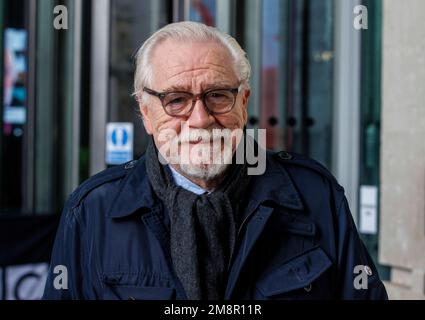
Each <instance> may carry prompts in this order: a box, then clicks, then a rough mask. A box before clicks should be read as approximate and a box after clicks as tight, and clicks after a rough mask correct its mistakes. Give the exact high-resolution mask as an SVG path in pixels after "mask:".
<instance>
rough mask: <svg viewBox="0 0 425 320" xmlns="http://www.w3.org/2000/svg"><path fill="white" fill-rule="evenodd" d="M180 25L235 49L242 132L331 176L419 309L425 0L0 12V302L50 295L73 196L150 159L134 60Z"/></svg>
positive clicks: (157, 2) (424, 183)
mask: <svg viewBox="0 0 425 320" xmlns="http://www.w3.org/2000/svg"><path fill="white" fill-rule="evenodd" d="M359 5H362V6H363V7H358V6H359ZM359 8H360V9H361V10H359ZM360 18H361V19H360ZM183 20H193V21H200V22H203V23H205V24H208V25H211V26H216V27H217V28H219V29H220V30H222V31H225V32H227V33H229V34H231V35H233V36H234V37H235V38H236V39H237V40H238V41H239V43H240V44H241V45H242V47H243V48H244V49H245V50H246V51H247V53H248V56H249V59H250V62H251V64H252V69H253V70H252V71H253V72H252V80H251V86H252V91H253V95H252V97H251V100H250V104H249V124H248V127H249V128H266V129H267V145H268V148H270V149H274V150H281V149H284V150H288V151H295V152H298V153H302V154H305V155H308V156H310V157H312V158H314V159H316V160H318V161H320V162H321V163H322V164H324V165H325V166H326V167H327V168H329V169H330V170H331V172H332V173H333V174H334V175H335V176H336V177H337V179H338V180H339V182H340V183H341V184H342V185H343V186H344V188H345V190H346V195H347V198H348V200H349V203H350V208H351V211H352V214H353V217H354V219H355V221H356V224H357V227H358V229H359V232H360V234H361V237H362V239H363V240H364V242H365V244H366V246H367V248H368V250H369V252H370V253H371V255H372V257H373V259H374V261H375V262H376V264H377V265H378V267H379V271H380V275H381V278H383V279H384V280H385V285H386V287H387V290H388V293H389V296H390V298H393V299H424V298H425V142H424V140H425V85H424V83H425V54H424V51H425V23H424V21H425V1H423V0H405V1H398V0H362V1H361V0H84V1H82V0H68V1H67V0H0V81H1V84H2V85H1V86H0V97H1V98H2V100H1V103H0V127H1V134H0V181H1V183H0V299H38V298H40V296H41V294H42V292H43V288H44V281H45V276H46V271H47V262H48V261H49V255H50V250H51V245H52V242H53V237H54V235H55V231H56V226H57V222H58V219H59V217H60V213H61V210H62V207H63V204H64V201H65V200H66V198H67V196H68V195H69V194H70V193H71V192H72V190H73V189H74V188H75V187H77V186H78V185H79V184H80V183H81V182H82V181H84V180H85V179H87V178H88V177H90V176H92V175H93V174H95V173H97V172H99V171H101V170H103V169H105V168H107V167H108V166H112V165H116V164H118V163H122V162H126V161H129V160H131V159H137V158H139V157H140V156H141V155H142V154H143V152H144V150H145V147H146V143H147V135H146V133H145V131H144V129H143V126H142V122H141V120H140V118H139V117H138V116H137V112H136V110H137V104H136V102H135V101H134V99H133V98H132V97H131V96H130V95H131V93H132V83H133V71H134V61H133V56H134V53H135V52H136V50H137V49H138V47H139V46H140V45H141V44H142V43H143V41H144V40H146V39H147V38H148V37H149V36H150V35H151V34H152V33H153V32H154V31H156V30H158V29H159V28H160V27H162V26H164V25H166V24H168V23H170V22H175V21H183ZM356 21H357V22H356ZM359 26H360V28H359Z"/></svg>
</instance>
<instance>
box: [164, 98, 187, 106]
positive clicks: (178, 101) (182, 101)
mask: <svg viewBox="0 0 425 320" xmlns="http://www.w3.org/2000/svg"><path fill="white" fill-rule="evenodd" d="M186 100H187V99H186V98H185V97H176V98H172V99H170V100H169V101H168V102H167V105H169V106H172V107H174V106H181V105H184V104H185V103H186Z"/></svg>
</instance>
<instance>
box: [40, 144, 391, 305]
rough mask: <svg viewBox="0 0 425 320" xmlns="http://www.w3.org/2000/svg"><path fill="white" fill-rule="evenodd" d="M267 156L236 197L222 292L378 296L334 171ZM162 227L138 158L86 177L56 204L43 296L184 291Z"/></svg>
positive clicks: (282, 155) (175, 294) (379, 286)
mask: <svg viewBox="0 0 425 320" xmlns="http://www.w3.org/2000/svg"><path fill="white" fill-rule="evenodd" d="M266 159H267V165H266V171H265V173H264V174H263V175H259V176H253V177H252V179H251V182H250V187H249V188H248V192H247V194H246V196H245V197H244V199H241V200H240V202H241V204H242V208H243V210H241V212H239V214H238V217H237V225H238V233H237V242H236V248H235V250H234V255H233V257H232V259H231V262H230V264H229V273H228V281H227V287H226V292H225V299H226V300H228V299H271V300H274V299H298V300H299V299H387V293H386V290H385V287H384V285H383V283H382V282H381V280H380V278H379V276H378V272H377V270H376V268H375V266H374V264H373V261H372V259H371V257H370V256H369V254H368V252H367V250H366V248H365V246H364V244H363V243H362V241H361V239H360V238H359V235H358V232H357V230H356V227H355V224H354V222H353V219H352V216H351V213H350V210H349V207H348V203H347V200H346V197H345V195H344V189H343V188H342V187H341V186H340V185H339V184H338V183H337V181H336V180H335V178H334V177H333V176H332V175H331V174H330V173H329V172H328V170H326V169H325V168H324V167H323V166H321V165H320V164H319V163H317V162H316V161H314V160H312V159H309V158H307V157H304V156H300V155H297V154H293V153H289V152H285V151H281V152H277V153H275V152H269V151H268V152H267V157H266ZM168 232H169V220H168V213H167V212H166V211H165V208H164V206H163V204H162V203H161V201H160V200H159V199H158V198H157V197H156V196H155V194H154V192H153V190H152V188H151V186H150V182H149V180H148V177H147V174H146V166H145V158H144V157H141V158H140V159H139V160H135V161H131V162H129V163H126V164H123V165H120V166H116V167H113V168H110V169H107V170H105V171H103V172H101V173H99V174H97V175H95V176H93V177H91V178H90V179H88V180H87V181H86V182H84V183H83V184H82V185H81V186H79V187H78V188H77V189H76V190H75V191H74V192H73V193H72V194H71V196H70V197H69V199H68V201H67V203H66V204H65V208H64V210H63V214H62V217H61V222H60V226H59V229H58V232H57V236H56V240H55V245H54V248H53V253H52V259H51V265H50V269H49V274H48V278H47V282H46V287H45V291H44V296H43V298H44V299H125V300H127V299H150V300H152V299H161V300H166V299H186V294H185V292H184V289H183V287H182V285H181V283H180V281H179V279H178V278H177V277H176V274H175V273H174V271H173V268H172V263H171V258H170V250H169V237H168ZM362 272H363V273H362ZM357 276H362V278H361V279H363V283H362V281H359V278H356V277H357ZM361 279H360V280H361ZM356 283H357V285H356ZM359 284H360V285H359Z"/></svg>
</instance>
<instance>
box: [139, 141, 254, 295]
mask: <svg viewBox="0 0 425 320" xmlns="http://www.w3.org/2000/svg"><path fill="white" fill-rule="evenodd" d="M146 169H147V173H148V177H149V180H150V183H151V185H152V188H153V190H154V191H155V193H156V195H157V196H158V197H159V198H160V200H161V201H162V203H163V204H164V206H165V207H166V209H167V211H168V213H169V216H170V250H171V258H172V262H173V267H174V270H175V272H176V274H177V276H178V278H179V279H180V281H181V283H182V285H183V287H184V289H185V291H186V294H187V297H188V298H189V299H191V300H198V299H208V300H220V299H223V298H224V291H225V285H226V282H227V271H228V265H229V263H230V257H231V254H232V251H233V249H234V246H235V241H236V215H237V213H238V211H239V206H240V199H241V197H243V195H244V192H245V190H246V189H247V187H248V183H249V176H248V175H247V166H246V163H245V164H236V163H235V156H234V157H233V161H232V164H231V165H229V167H228V168H227V169H226V172H225V174H226V178H225V179H224V180H223V182H222V183H221V184H220V186H218V188H217V189H216V190H214V191H213V192H212V193H210V194H203V195H197V194H194V193H192V192H190V191H187V190H185V189H183V188H181V187H179V186H177V185H176V184H175V183H174V180H173V177H172V175H171V173H170V172H169V169H168V168H166V167H164V166H163V165H161V164H160V162H159V160H158V151H157V149H156V147H155V145H154V142H153V139H151V141H150V143H149V146H148V148H147V151H146Z"/></svg>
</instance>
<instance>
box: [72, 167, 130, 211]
mask: <svg viewBox="0 0 425 320" xmlns="http://www.w3.org/2000/svg"><path fill="white" fill-rule="evenodd" d="M137 162H138V160H132V161H129V162H127V163H124V164H121V165H117V166H114V167H111V168H108V169H106V170H103V171H101V172H99V173H97V174H95V175H94V176H92V177H90V178H89V179H87V180H86V181H84V182H83V183H82V184H81V185H80V186H79V187H78V188H77V189H75V191H74V192H73V193H72V194H71V195H70V196H69V199H68V206H71V207H76V206H78V205H79V204H80V203H81V201H82V200H83V199H84V197H85V196H87V195H88V194H89V193H90V192H91V191H92V190H94V189H96V188H98V187H100V186H101V185H103V184H105V183H108V182H112V181H114V180H118V179H121V178H123V177H124V176H126V175H127V173H128V172H129V171H130V169H132V168H133V167H134V166H135V165H136V164H137Z"/></svg>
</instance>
